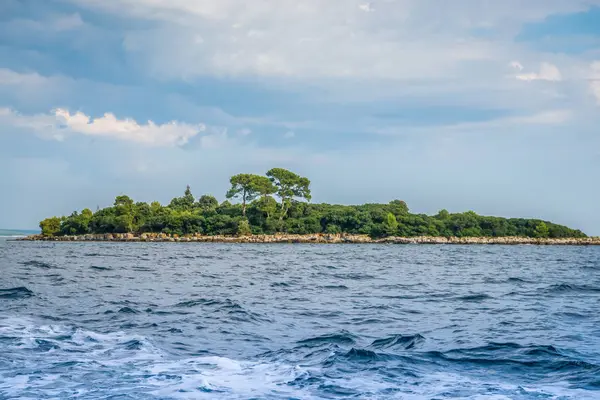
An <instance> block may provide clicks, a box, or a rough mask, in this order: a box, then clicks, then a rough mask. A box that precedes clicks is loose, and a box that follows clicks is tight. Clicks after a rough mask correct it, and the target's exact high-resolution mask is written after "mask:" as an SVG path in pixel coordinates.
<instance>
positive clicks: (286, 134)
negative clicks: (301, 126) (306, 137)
mask: <svg viewBox="0 0 600 400" xmlns="http://www.w3.org/2000/svg"><path fill="white" fill-rule="evenodd" d="M295 136H296V133H295V132H293V131H287V132H286V133H285V134H284V135H283V137H284V138H285V139H292V138H294V137H295Z"/></svg>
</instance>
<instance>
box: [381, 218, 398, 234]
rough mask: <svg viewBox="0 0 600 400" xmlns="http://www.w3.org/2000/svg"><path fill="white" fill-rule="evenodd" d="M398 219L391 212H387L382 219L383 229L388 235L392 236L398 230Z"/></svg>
mask: <svg viewBox="0 0 600 400" xmlns="http://www.w3.org/2000/svg"><path fill="white" fill-rule="evenodd" d="M398 225H399V224H398V221H397V220H396V216H395V215H394V214H392V213H388V214H387V216H386V218H385V220H384V221H383V231H384V232H385V234H386V235H388V236H393V235H395V234H396V232H397V231H398Z"/></svg>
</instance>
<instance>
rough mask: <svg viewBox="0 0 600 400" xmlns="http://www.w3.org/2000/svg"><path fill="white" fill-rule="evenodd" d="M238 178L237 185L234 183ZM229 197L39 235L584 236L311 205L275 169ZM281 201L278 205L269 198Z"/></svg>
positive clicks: (495, 222) (122, 201)
mask: <svg viewBox="0 0 600 400" xmlns="http://www.w3.org/2000/svg"><path fill="white" fill-rule="evenodd" d="M234 178H235V179H234ZM231 184H232V188H231V190H230V192H229V193H228V194H229V196H228V197H230V198H237V199H239V200H241V204H232V203H230V202H229V201H227V200H226V201H224V202H222V203H221V204H219V202H218V201H217V199H216V198H215V197H214V196H211V195H203V196H201V197H200V198H199V199H198V201H195V200H194V196H193V195H192V193H191V190H190V188H189V186H188V187H187V188H186V191H185V193H184V195H183V196H182V197H177V198H174V199H173V200H171V202H170V203H169V205H168V206H163V205H161V204H160V203H159V202H156V201H154V202H152V203H150V204H148V203H144V202H138V203H135V202H134V201H133V199H131V198H130V197H128V196H124V195H121V196H118V197H117V198H116V199H115V202H114V204H113V206H112V207H107V208H103V209H100V210H98V211H96V212H95V213H92V212H91V211H90V210H89V209H85V210H83V211H81V213H78V212H74V213H73V214H71V215H70V216H68V217H62V218H59V217H52V218H48V219H45V220H43V221H42V222H40V228H41V229H42V234H43V235H46V236H52V235H60V234H63V235H67V234H68V235H80V234H86V233H117V232H136V233H142V232H165V233H170V234H177V235H188V234H195V233H201V234H204V235H248V234H251V233H254V234H273V233H276V232H286V233H291V234H311V233H331V234H337V233H349V234H365V235H371V236H373V237H384V236H391V235H397V236H423V235H429V236H446V237H450V236H458V237H468V236H487V237H499V236H525V237H540V238H546V237H549V238H565V237H575V238H578V237H585V234H584V233H583V232H581V231H578V230H573V229H569V228H567V227H565V226H562V225H556V224H553V223H550V222H546V221H540V220H531V219H517V218H513V219H506V218H498V217H487V216H480V215H477V214H476V213H475V212H473V211H469V212H466V213H457V214H451V213H449V212H448V211H446V210H441V211H440V212H439V213H437V214H436V215H435V216H428V215H424V214H411V213H409V209H408V206H407V205H406V203H404V202H403V201H401V200H394V201H392V202H390V203H388V204H363V205H358V206H345V205H332V204H313V203H307V202H303V201H302V200H310V199H311V193H310V181H309V180H308V179H307V178H303V177H301V176H299V175H297V174H295V173H293V172H290V171H287V170H284V169H281V168H275V169H272V170H270V171H269V172H268V173H267V176H258V175H250V174H241V175H236V176H235V177H232V179H231ZM275 194H276V195H277V196H278V197H279V199H280V200H281V202H280V203H278V202H277V201H276V200H275V199H274V198H273V195H275Z"/></svg>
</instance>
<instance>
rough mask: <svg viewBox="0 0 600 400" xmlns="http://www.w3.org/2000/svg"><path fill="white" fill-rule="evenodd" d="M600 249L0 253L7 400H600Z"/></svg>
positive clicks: (295, 247) (80, 248)
mask: <svg viewBox="0 0 600 400" xmlns="http://www.w3.org/2000/svg"><path fill="white" fill-rule="evenodd" d="M599 310H600V248H599V247H553V246H547V247H537V246H459V245H437V246H436V245H373V244H364V245H361V244H352V245H350V244H347V245H303V244H289V245H288V244H216V243H214V244H213V243H72V242H69V243H68V242H65V243H53V242H16V241H9V240H3V241H0V399H3V400H4V399H406V400H409V399H410V400H416V399H419V400H421V399H423V400H425V399H427V400H440V399H477V400H484V399H486V400H508V399H515V400H517V399H518V400H525V399H537V400H539V399H545V400H547V399H555V400H564V399H600V312H599Z"/></svg>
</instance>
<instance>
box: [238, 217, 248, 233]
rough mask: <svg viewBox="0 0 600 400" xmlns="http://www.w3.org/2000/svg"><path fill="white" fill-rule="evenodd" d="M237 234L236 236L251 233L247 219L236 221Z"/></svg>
mask: <svg viewBox="0 0 600 400" xmlns="http://www.w3.org/2000/svg"><path fill="white" fill-rule="evenodd" d="M237 234H238V236H249V235H251V234H252V229H251V228H250V222H248V220H247V219H246V218H244V219H241V220H240V221H239V222H238V226H237Z"/></svg>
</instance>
